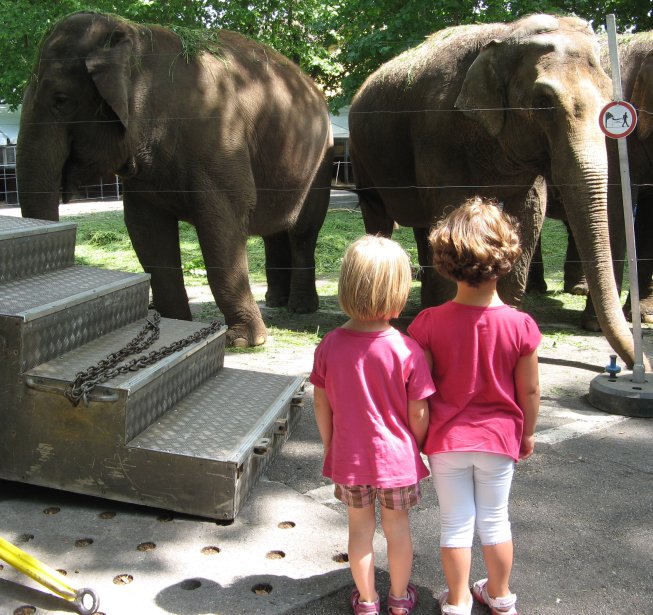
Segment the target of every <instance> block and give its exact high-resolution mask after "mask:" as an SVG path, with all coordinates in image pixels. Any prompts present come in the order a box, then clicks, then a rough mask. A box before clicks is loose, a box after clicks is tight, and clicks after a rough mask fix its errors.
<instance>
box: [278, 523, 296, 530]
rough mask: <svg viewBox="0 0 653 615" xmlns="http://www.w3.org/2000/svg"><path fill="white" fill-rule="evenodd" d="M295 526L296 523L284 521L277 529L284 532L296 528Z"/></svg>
mask: <svg viewBox="0 0 653 615" xmlns="http://www.w3.org/2000/svg"><path fill="white" fill-rule="evenodd" d="M295 525H296V524H295V522H294V521H282V522H281V523H279V525H278V526H277V527H279V528H281V529H282V530H289V529H291V528H293V527H295Z"/></svg>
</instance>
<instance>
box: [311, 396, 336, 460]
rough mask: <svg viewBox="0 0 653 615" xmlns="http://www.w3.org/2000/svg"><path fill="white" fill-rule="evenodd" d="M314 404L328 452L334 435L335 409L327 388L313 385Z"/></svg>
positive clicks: (316, 417)
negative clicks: (332, 408)
mask: <svg viewBox="0 0 653 615" xmlns="http://www.w3.org/2000/svg"><path fill="white" fill-rule="evenodd" d="M313 405H314V407H315V422H316V423H317V428H318V430H319V432H320V437H321V438H322V445H323V446H324V453H325V454H326V452H327V451H328V450H329V447H330V446H331V436H332V435H333V411H332V410H331V404H330V403H329V398H328V397H327V394H326V390H325V389H323V388H322V387H318V386H315V387H313Z"/></svg>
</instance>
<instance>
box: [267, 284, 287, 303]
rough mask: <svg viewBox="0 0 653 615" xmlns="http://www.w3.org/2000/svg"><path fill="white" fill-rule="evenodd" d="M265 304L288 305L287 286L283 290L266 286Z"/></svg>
mask: <svg viewBox="0 0 653 615" xmlns="http://www.w3.org/2000/svg"><path fill="white" fill-rule="evenodd" d="M265 305H267V306H268V307H271V308H279V307H285V306H286V305H288V288H285V289H283V290H281V289H277V288H273V287H270V286H268V290H267V292H266V293H265Z"/></svg>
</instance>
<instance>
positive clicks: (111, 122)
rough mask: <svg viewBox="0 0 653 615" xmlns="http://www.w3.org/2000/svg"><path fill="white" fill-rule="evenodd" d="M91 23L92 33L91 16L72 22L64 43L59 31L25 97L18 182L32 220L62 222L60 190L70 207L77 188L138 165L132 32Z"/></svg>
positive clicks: (46, 43)
mask: <svg viewBox="0 0 653 615" xmlns="http://www.w3.org/2000/svg"><path fill="white" fill-rule="evenodd" d="M92 15H93V17H92V19H93V27H92V28H88V16H89V14H84V13H79V14H77V15H74V16H72V17H69V18H67V20H66V32H65V36H64V33H63V32H62V31H61V30H60V29H59V28H58V27H57V25H55V27H54V28H53V29H52V30H51V32H50V34H49V35H47V36H46V37H45V38H44V40H43V42H42V44H41V49H40V54H39V61H38V64H37V66H36V68H35V70H34V72H33V74H32V77H31V80H30V83H29V85H28V87H27V89H26V92H25V96H24V100H23V108H22V114H21V125H20V132H19V137H18V148H17V176H18V190H19V199H20V204H21V210H22V213H23V215H24V216H26V217H34V218H41V219H50V220H57V219H58V217H59V213H58V207H59V199H60V190H62V192H63V200H64V202H66V201H67V200H68V199H69V198H70V196H71V194H72V193H73V192H74V191H75V189H76V188H77V187H78V186H79V185H81V184H83V183H86V182H89V181H91V180H95V179H96V178H97V177H98V176H100V175H104V174H106V173H108V172H109V173H110V172H113V173H122V174H125V173H127V174H128V173H129V169H130V165H131V164H132V163H131V160H132V158H131V150H132V147H131V143H132V142H133V141H134V139H135V138H136V137H135V135H134V134H132V133H133V132H134V131H131V132H130V131H129V130H128V128H129V113H130V108H129V106H130V101H129V99H128V92H127V88H128V83H129V80H130V75H131V71H132V70H133V66H132V62H133V60H132V47H133V41H134V40H135V36H134V32H133V25H132V24H129V23H128V22H126V21H122V20H119V19H113V20H111V21H110V20H109V19H108V17H107V16H102V15H95V14H92ZM70 41H75V45H74V46H73V45H71V43H70ZM89 77H90V78H89ZM44 144H46V145H45V146H44Z"/></svg>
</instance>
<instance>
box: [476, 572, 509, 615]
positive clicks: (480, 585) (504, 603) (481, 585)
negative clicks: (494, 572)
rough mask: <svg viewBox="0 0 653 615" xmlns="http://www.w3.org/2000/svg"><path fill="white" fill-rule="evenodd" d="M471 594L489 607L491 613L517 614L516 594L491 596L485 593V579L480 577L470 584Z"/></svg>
mask: <svg viewBox="0 0 653 615" xmlns="http://www.w3.org/2000/svg"><path fill="white" fill-rule="evenodd" d="M472 596H474V598H476V600H478V601H479V602H480V603H481V604H484V605H485V606H488V607H490V612H491V613H492V615H518V613H517V609H516V608H515V604H516V603H517V596H516V594H508V595H507V596H500V597H497V598H491V597H490V595H489V594H488V593H487V579H481V580H480V581H476V583H474V585H472Z"/></svg>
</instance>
